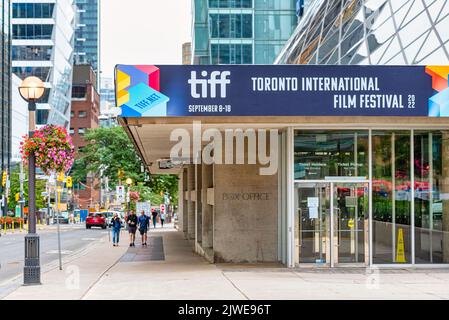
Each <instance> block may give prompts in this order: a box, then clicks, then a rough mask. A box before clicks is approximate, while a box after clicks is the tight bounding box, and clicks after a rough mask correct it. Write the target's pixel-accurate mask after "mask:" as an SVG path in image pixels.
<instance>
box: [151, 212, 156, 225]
mask: <svg viewBox="0 0 449 320" xmlns="http://www.w3.org/2000/svg"><path fill="white" fill-rule="evenodd" d="M151 215H152V216H153V227H154V229H156V222H157V220H156V218H157V211H156V210H155V209H153V211H152V212H151Z"/></svg>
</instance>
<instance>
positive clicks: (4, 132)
mask: <svg viewBox="0 0 449 320" xmlns="http://www.w3.org/2000/svg"><path fill="white" fill-rule="evenodd" d="M10 21H11V12H10V1H9V0H2V1H0V37H1V39H0V72H1V75H0V105H1V113H0V135H1V144H0V162H1V164H0V165H1V170H2V172H3V171H4V170H9V167H10V156H11V124H12V123H11V81H10V78H11V27H10ZM0 188H1V190H2V199H3V194H4V188H3V187H2V186H0Z"/></svg>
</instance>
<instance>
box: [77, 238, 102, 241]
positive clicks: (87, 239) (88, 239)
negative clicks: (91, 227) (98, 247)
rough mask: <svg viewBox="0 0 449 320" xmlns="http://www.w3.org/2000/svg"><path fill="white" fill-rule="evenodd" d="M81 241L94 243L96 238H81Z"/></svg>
mask: <svg viewBox="0 0 449 320" xmlns="http://www.w3.org/2000/svg"><path fill="white" fill-rule="evenodd" d="M81 240H82V241H96V240H98V239H97V238H82V239H81Z"/></svg>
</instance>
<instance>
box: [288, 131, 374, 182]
mask: <svg viewBox="0 0 449 320" xmlns="http://www.w3.org/2000/svg"><path fill="white" fill-rule="evenodd" d="M294 139H295V149H294V157H295V160H294V161H295V165H294V167H295V169H294V171H295V172H294V174H295V179H297V180H321V179H325V178H326V177H336V176H340V177H343V176H344V177H364V178H365V179H367V178H368V132H367V131H296V132H295V138H294Z"/></svg>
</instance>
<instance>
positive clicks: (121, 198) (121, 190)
mask: <svg viewBox="0 0 449 320" xmlns="http://www.w3.org/2000/svg"><path fill="white" fill-rule="evenodd" d="M115 193H116V195H117V202H118V203H124V202H125V187H124V186H117V187H116V188H115Z"/></svg>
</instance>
